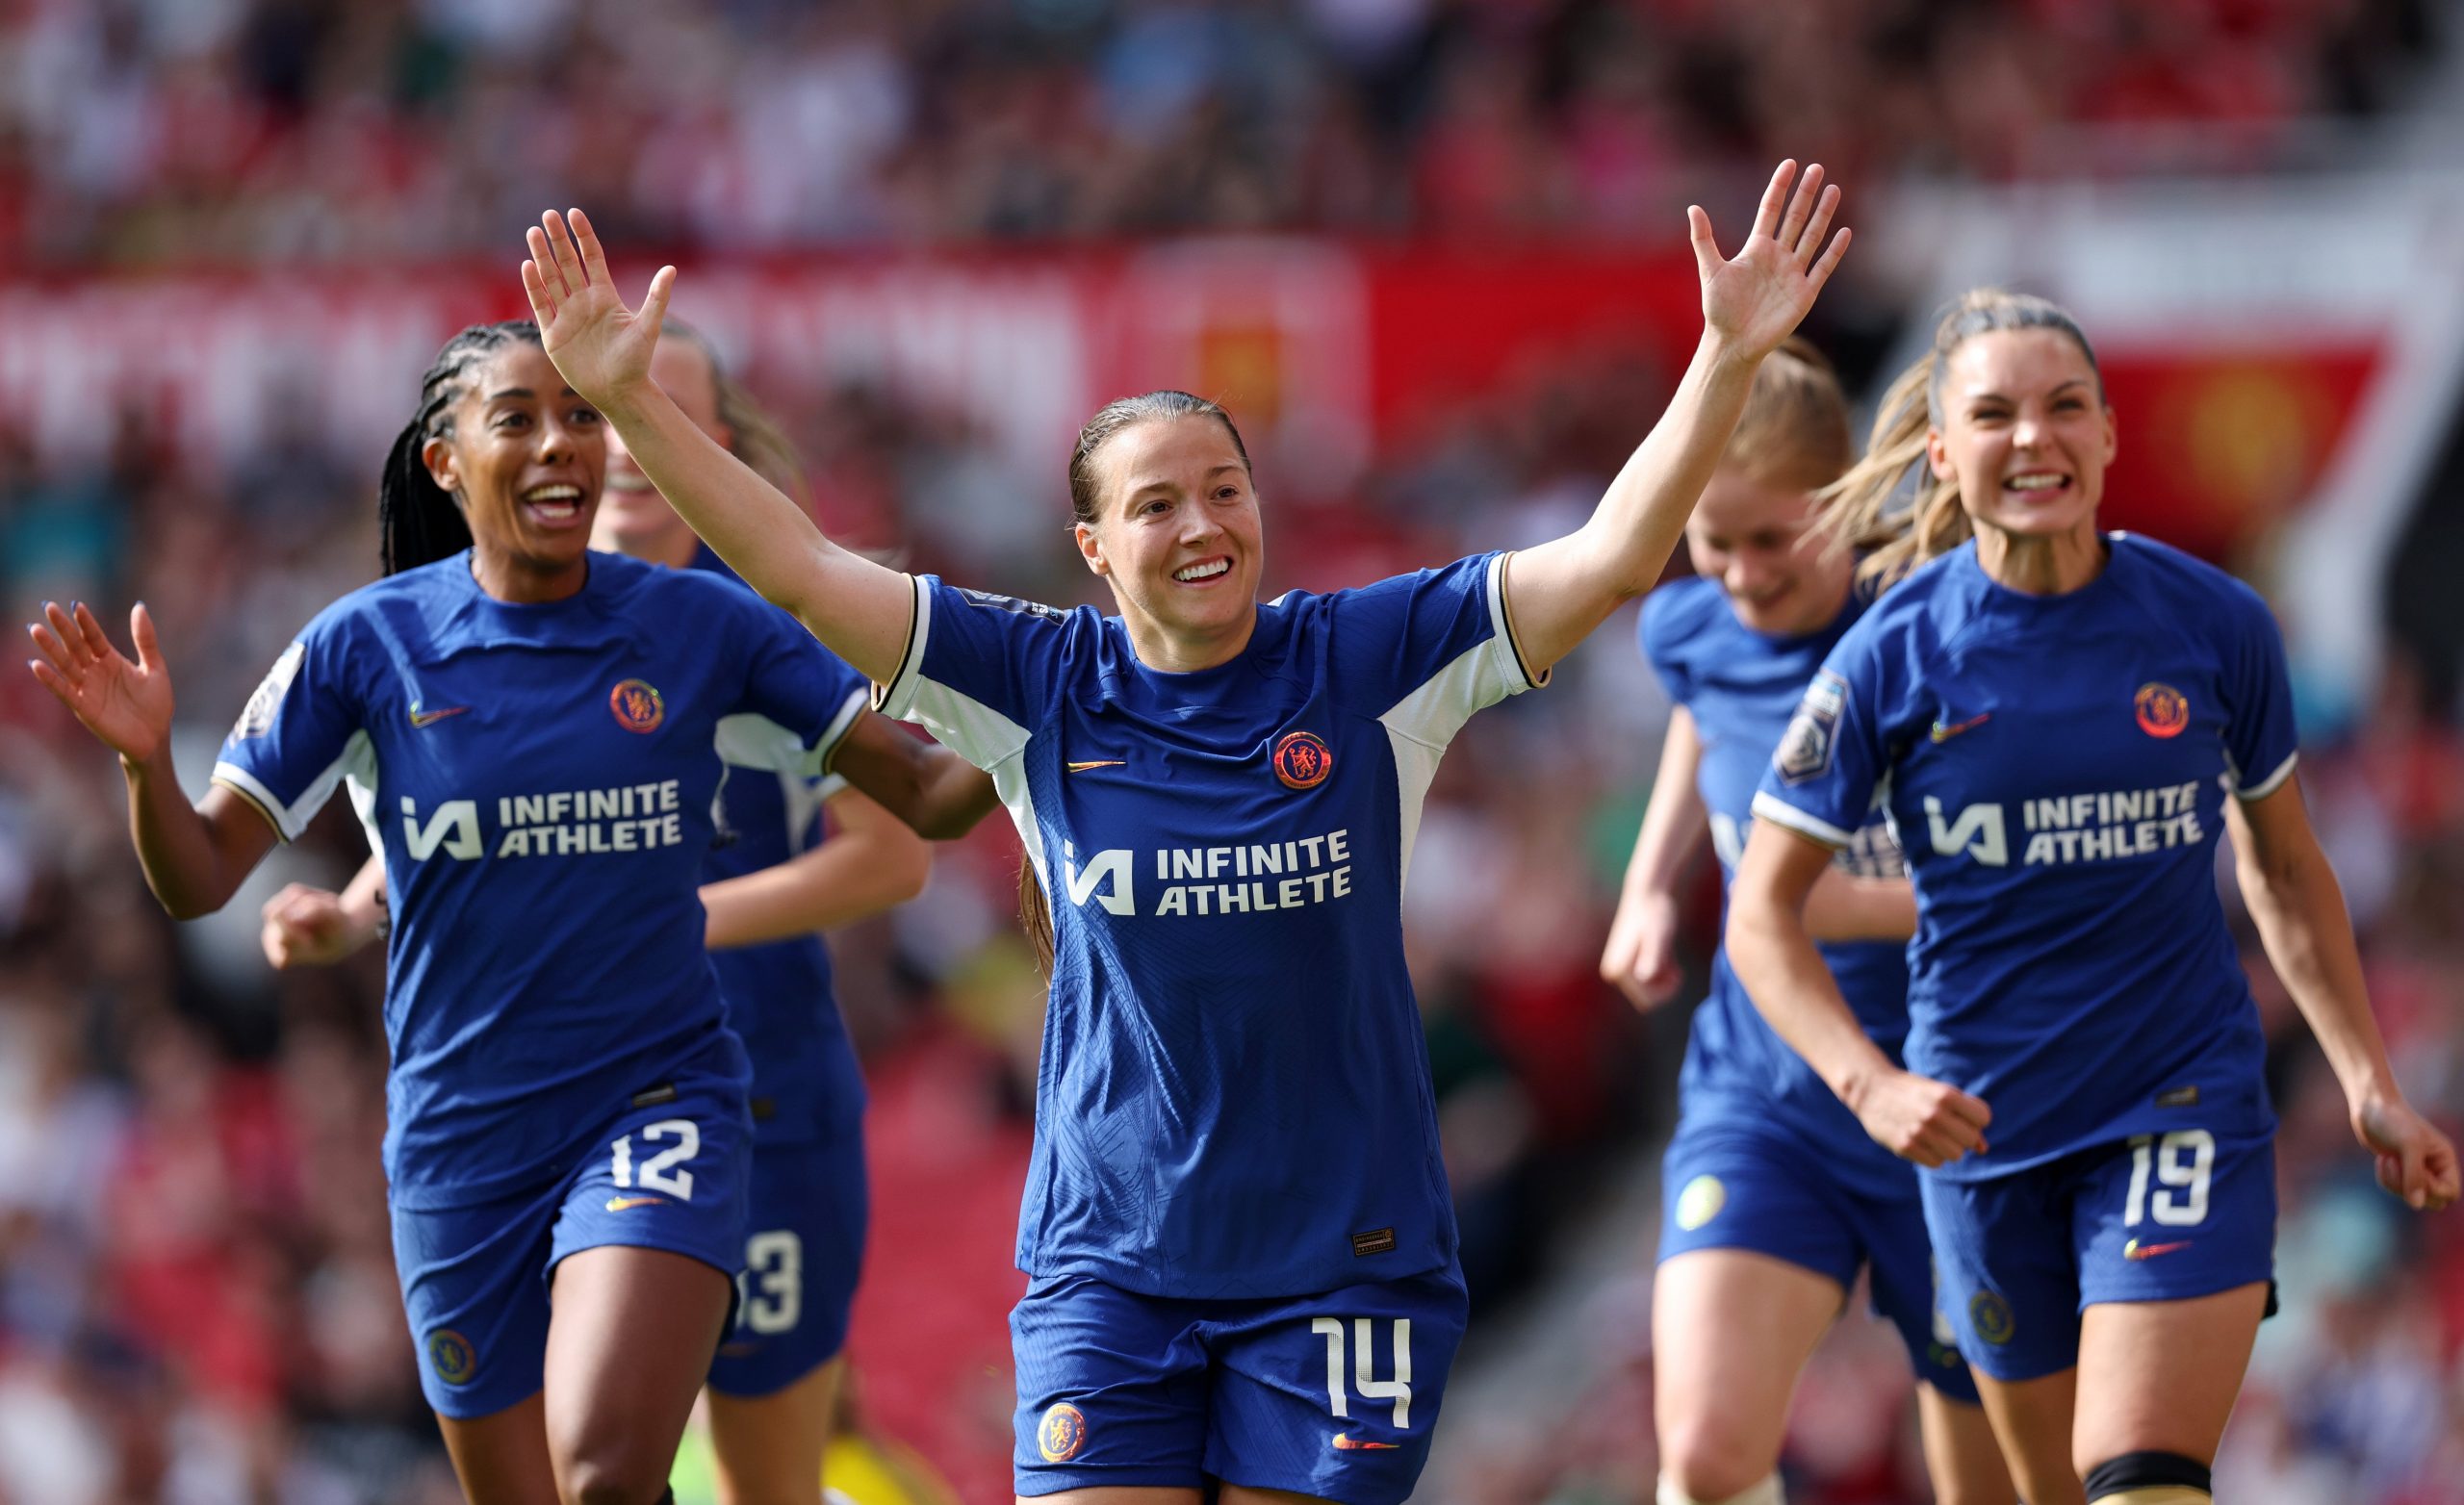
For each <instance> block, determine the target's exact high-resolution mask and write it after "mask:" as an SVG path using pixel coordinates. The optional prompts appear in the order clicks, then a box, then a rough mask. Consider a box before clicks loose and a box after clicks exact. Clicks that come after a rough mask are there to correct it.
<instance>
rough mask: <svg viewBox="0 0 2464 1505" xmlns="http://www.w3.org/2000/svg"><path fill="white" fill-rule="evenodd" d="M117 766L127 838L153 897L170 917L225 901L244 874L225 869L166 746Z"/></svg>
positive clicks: (194, 913)
mask: <svg viewBox="0 0 2464 1505" xmlns="http://www.w3.org/2000/svg"><path fill="white" fill-rule="evenodd" d="M119 766H120V772H121V774H122V775H123V776H124V777H125V778H126V779H127V781H128V834H129V840H130V842H131V844H133V845H134V846H135V847H136V848H137V860H138V863H139V865H141V867H143V868H144V870H145V886H146V887H148V888H150V889H152V890H153V891H154V898H155V899H156V901H157V902H159V903H160V904H161V905H162V906H163V908H164V909H165V911H166V912H167V913H168V914H169V915H170V916H171V918H173V919H175V920H193V919H195V918H196V917H197V916H199V915H204V914H212V913H213V912H214V911H216V910H217V909H219V908H221V907H222V906H224V905H225V904H228V903H229V902H230V899H231V895H232V894H233V893H234V892H235V891H237V890H238V888H239V886H240V880H241V879H242V878H244V877H246V876H247V875H246V873H245V872H244V871H243V872H241V873H238V874H230V873H227V872H226V871H225V867H226V864H225V862H224V858H223V854H222V852H221V850H220V847H219V845H218V843H217V841H216V839H215V831H214V829H213V826H212V825H211V824H210V823H209V822H208V821H207V819H206V817H205V814H204V812H203V811H201V810H199V809H198V808H197V807H196V806H195V805H193V804H190V803H189V797H188V796H187V794H185V793H184V792H182V790H181V788H180V779H179V775H178V774H177V773H176V772H175V771H174V770H173V769H172V767H171V752H170V749H169V748H168V746H166V747H164V748H163V749H161V750H160V751H158V752H155V753H154V755H153V756H151V757H148V758H146V759H144V760H142V761H132V760H131V759H129V758H126V757H122V758H121V759H120V760H119Z"/></svg>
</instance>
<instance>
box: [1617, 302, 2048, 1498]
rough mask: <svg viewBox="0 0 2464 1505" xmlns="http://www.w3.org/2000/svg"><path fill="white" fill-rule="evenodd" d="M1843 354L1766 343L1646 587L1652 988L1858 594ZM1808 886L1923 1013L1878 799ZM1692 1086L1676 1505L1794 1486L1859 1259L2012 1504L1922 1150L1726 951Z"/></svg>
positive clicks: (1896, 861) (1849, 961)
mask: <svg viewBox="0 0 2464 1505" xmlns="http://www.w3.org/2000/svg"><path fill="white" fill-rule="evenodd" d="M1849 459H1850V440H1849V437H1848V407H1847V402H1846V400H1845V399H1844V398H1843V397H1842V396H1841V395H1840V393H1839V383H1838V380H1837V378H1835V376H1833V374H1832V371H1831V367H1830V364H1829V363H1828V362H1826V361H1824V360H1823V359H1822V357H1821V356H1820V355H1819V354H1817V353H1816V352H1815V351H1814V349H1813V348H1812V346H1810V345H1808V344H1805V343H1804V342H1802V341H1797V340H1791V341H1789V342H1788V343H1787V344H1784V345H1783V346H1781V348H1780V350H1779V352H1778V353H1777V354H1775V355H1773V356H1772V357H1771V358H1770V359H1769V360H1767V361H1765V362H1763V363H1762V370H1761V372H1760V374H1759V375H1758V376H1757V377H1756V378H1755V383H1754V391H1753V394H1752V395H1750V396H1749V397H1748V398H1747V399H1746V404H1745V413H1744V416H1743V417H1742V418H1740V419H1739V420H1738V421H1737V427H1736V432H1735V434H1734V435H1732V437H1731V438H1730V440H1729V444H1728V450H1727V453H1726V454H1725V455H1723V456H1722V458H1721V462H1720V467H1719V469H1718V470H1717V471H1716V472H1713V473H1712V476H1711V481H1710V484H1709V485H1708V486H1707V487H1705V488H1704V491H1703V499H1702V500H1701V501H1700V502H1698V503H1696V504H1695V507H1694V515H1693V517H1692V518H1691V519H1690V520H1688V522H1687V523H1686V524H1685V540H1686V546H1687V549H1688V551H1689V552H1690V553H1691V554H1692V556H1693V561H1694V569H1695V572H1696V574H1695V577H1694V578H1693V579H1690V580H1681V581H1679V582H1677V583H1675V584H1673V585H1668V586H1664V587H1662V588H1661V589H1659V590H1657V591H1655V592H1653V593H1652V595H1651V596H1650V598H1649V599H1646V600H1645V601H1644V602H1643V620H1642V646H1643V654H1644V656H1645V657H1646V658H1648V659H1649V660H1650V661H1651V664H1652V667H1653V669H1655V671H1657V673H1658V675H1659V677H1660V680H1661V682H1662V683H1663V684H1665V685H1666V686H1667V687H1668V691H1669V695H1670V697H1671V698H1672V699H1673V700H1674V701H1676V702H1677V704H1676V709H1675V710H1674V711H1673V712H1672V713H1671V714H1670V717H1669V724H1668V736H1667V740H1666V742H1665V744H1664V745H1663V746H1662V748H1661V750H1660V762H1659V774H1658V777H1657V778H1655V781H1654V784H1653V790H1652V801H1651V805H1650V807H1649V810H1648V812H1647V814H1646V816H1645V819H1644V821H1643V829H1642V832H1641V834H1640V836H1639V837H1638V838H1637V839H1636V841H1635V843H1634V856H1633V861H1632V863H1631V865H1630V867H1629V869H1628V871H1627V875H1626V887H1625V893H1624V895H1623V896H1622V898H1621V899H1620V901H1619V904H1618V906H1617V918H1616V921H1615V923H1614V924H1613V925H1612V927H1611V928H1610V931H1609V936H1608V945H1607V948H1606V950H1605V951H1604V954H1603V956H1602V957H1601V971H1602V974H1603V975H1604V977H1605V978H1606V979H1607V980H1608V981H1609V982H1613V983H1615V984H1617V985H1618V986H1619V987H1621V988H1623V989H1625V991H1626V992H1627V993H1628V995H1629V996H1630V997H1631V998H1632V999H1633V1000H1634V1001H1635V1003H1637V1004H1638V1005H1641V1006H1642V1007H1645V1008H1651V1007H1654V1006H1656V1005H1658V1004H1662V1003H1665V1002H1667V1001H1668V999H1669V998H1670V997H1671V996H1673V995H1674V993H1675V992H1676V988H1677V983H1678V981H1679V978H1678V968H1677V959H1676V949H1675V942H1676V936H1677V931H1678V894H1677V888H1678V883H1679V880H1681V878H1682V876H1683V874H1684V871H1685V869H1686V868H1687V867H1688V866H1689V865H1690V864H1691V862H1692V860H1693V857H1694V855H1695V853H1696V852H1698V851H1699V850H1701V847H1702V845H1703V838H1704V836H1705V834H1706V833H1707V834H1708V835H1709V836H1710V840H1711V847H1712V850H1713V852H1714V853H1715V854H1716V855H1717V857H1718V860H1719V863H1720V870H1721V874H1722V877H1723V879H1724V880H1725V879H1726V878H1727V877H1728V876H1730V875H1731V874H1732V871H1733V869H1734V866H1735V863H1736V859H1737V855H1738V853H1739V852H1740V851H1741V850H1742V848H1743V846H1744V842H1745V831H1746V829H1747V828H1748V826H1749V825H1750V824H1751V823H1752V821H1753V803H1754V787H1755V784H1756V783H1757V782H1758V780H1759V779H1760V778H1761V775H1762V770H1763V769H1764V768H1765V767H1766V766H1768V765H1769V763H1770V761H1771V751H1772V749H1773V748H1775V747H1777V746H1778V745H1779V741H1780V733H1781V731H1782V729H1783V728H1784V727H1786V725H1787V723H1788V717H1789V713H1790V712H1791V711H1792V710H1793V709H1794V708H1795V706H1796V703H1797V697H1798V696H1799V695H1800V694H1801V693H1803V691H1804V689H1805V686H1806V681H1807V680H1809V679H1810V678H1812V677H1813V672H1814V668H1815V666H1816V665H1818V664H1820V663H1821V662H1822V656H1823V654H1824V653H1826V652H1827V651H1829V650H1830V649H1831V646H1832V645H1833V644H1835V643H1836V642H1837V641H1839V636H1840V634H1841V633H1843V632H1845V631H1846V630H1847V629H1848V626H1849V625H1850V624H1851V623H1853V622H1855V621H1856V620H1857V618H1858V616H1859V615H1860V614H1861V612H1862V611H1863V610H1864V607H1865V600H1864V599H1863V598H1862V597H1861V595H1860V594H1859V593H1858V592H1857V591H1856V590H1855V588H1854V587H1855V580H1854V579H1853V574H1854V572H1855V565H1854V561H1853V560H1852V559H1851V558H1850V557H1849V556H1848V554H1847V553H1846V551H1844V550H1841V549H1835V548H1824V547H1822V541H1821V540H1820V539H1819V538H1817V537H1814V536H1812V535H1811V534H1809V524H1810V523H1812V521H1813V512H1814V502H1813V497H1812V496H1811V495H1810V493H1812V491H1813V490H1814V489H1815V488H1817V487H1821V486H1826V485H1829V484H1830V483H1831V482H1833V481H1835V480H1837V479H1838V478H1839V475H1840V472H1843V471H1845V470H1846V469H1847V468H1848V462H1849ZM1856 837H1857V839H1856V842H1855V844H1854V846H1853V847H1852V848H1851V849H1850V850H1849V851H1847V852H1843V853H1841V854H1840V855H1839V857H1838V858H1837V859H1836V860H1835V861H1834V862H1833V863H1832V865H1831V866H1830V867H1828V868H1826V869H1825V870H1824V871H1823V873H1822V875H1821V877H1820V878H1819V880H1817V881H1816V883H1815V885H1814V888H1813V892H1812V895H1811V897H1810V899H1809V923H1810V925H1811V928H1812V929H1813V931H1814V933H1815V934H1816V935H1817V936H1819V937H1820V938H1822V939H1824V940H1826V941H1830V942H1834V943H1835V944H1830V945H1826V946H1824V947H1823V949H1822V955H1823V958H1824V960H1825V961H1826V962H1827V963H1828V964H1829V965H1830V967H1831V969H1832V972H1833V974H1834V975H1835V977H1837V978H1838V979H1839V982H1840V987H1841V989H1842V991H1843V992H1844V993H1845V994H1846V995H1847V997H1848V998H1849V1000H1850V1001H1851V1003H1852V1005H1853V1007H1854V1008H1855V1009H1856V1013H1857V1018H1858V1022H1859V1023H1860V1025H1861V1027H1862V1028H1863V1029H1864V1031H1865V1033H1867V1034H1868V1035H1870V1036H1872V1038H1873V1040H1874V1042H1875V1044H1876V1045H1877V1046H1878V1047H1880V1049H1881V1050H1882V1051H1883V1053H1884V1054H1885V1055H1886V1056H1889V1057H1893V1058H1896V1056H1897V1055H1898V1052H1899V1042H1900V1037H1901V1036H1902V1035H1904V1034H1906V1033H1907V1032H1908V996H1907V995H1908V964H1907V961H1906V959H1905V942H1906V940H1907V937H1908V935H1909V932H1910V931H1912V930H1913V929H1914V926H1915V909H1914V906H1913V902H1912V899H1911V898H1910V895H1909V890H1908V884H1907V882H1906V880H1905V879H1904V878H1903V876H1902V875H1903V873H1904V871H1905V869H1904V867H1903V864H1902V862H1901V859H1900V855H1899V847H1898V843H1897V842H1895V841H1894V840H1892V838H1891V834H1890V831H1889V829H1888V828H1886V826H1885V825H1883V823H1882V822H1881V821H1879V820H1876V821H1871V822H1867V823H1865V824H1863V825H1862V826H1861V827H1859V829H1857V832H1856ZM1681 1093H1682V1101H1683V1108H1682V1112H1681V1117H1680V1119H1679V1122H1678V1130H1677V1135H1676V1136H1675V1138H1674V1139H1672V1140H1671V1141H1670V1143H1669V1147H1668V1156H1667V1160H1666V1161H1665V1163H1664V1166H1663V1170H1662V1175H1661V1185H1662V1186H1665V1187H1666V1188H1667V1194H1666V1200H1665V1202H1664V1204H1663V1207H1662V1211H1661V1216H1660V1238H1659V1261H1660V1263H1659V1273H1658V1276H1657V1278H1656V1279H1655V1282H1654V1284H1653V1287H1652V1355H1653V1365H1654V1371H1655V1374H1656V1376H1657V1383H1656V1384H1655V1386H1654V1388H1653V1396H1654V1409H1655V1411H1656V1412H1657V1413H1658V1416H1657V1422H1658V1432H1659V1451H1660V1486H1659V1502H1660V1505H1702V1502H1707V1501H1715V1500H1716V1501H1725V1502H1728V1505H1775V1502H1777V1501H1778V1500H1779V1499H1780V1497H1781V1496H1780V1480H1779V1475H1778V1472H1777V1469H1778V1466H1779V1462H1780V1448H1781V1443H1782V1441H1783V1440H1784V1433H1785V1426H1786V1422H1787V1416H1788V1397H1789V1395H1790V1392H1791V1391H1792V1390H1794V1389H1795V1388H1796V1381H1797V1375H1798V1373H1799V1372H1800V1371H1801V1370H1803V1369H1804V1367H1805V1365H1806V1361H1807V1360H1808V1359H1809V1357H1810V1356H1811V1355H1812V1353H1813V1350H1814V1345H1815V1344H1816V1343H1818V1342H1819V1341H1821V1339H1822V1335H1823V1334H1824V1333H1825V1332H1826V1331H1827V1330H1828V1329H1829V1328H1830V1326H1831V1324H1832V1322H1833V1320H1834V1319H1835V1318H1836V1317H1837V1316H1838V1314H1839V1312H1840V1310H1841V1308H1842V1307H1843V1306H1844V1305H1845V1304H1846V1302H1847V1299H1848V1293H1849V1291H1850V1289H1851V1288H1854V1287H1855V1285H1856V1282H1857V1272H1858V1270H1859V1268H1860V1267H1861V1266H1865V1265H1870V1266H1871V1267H1872V1270H1873V1298H1874V1305H1875V1307H1876V1309H1877V1310H1879V1311H1880V1312H1881V1313H1882V1314H1884V1315H1886V1316H1887V1317H1889V1318H1890V1320H1891V1321H1892V1323H1893V1324H1894V1325H1896V1326H1897V1327H1898V1329H1899V1332H1900V1337H1901V1339H1903V1340H1904V1341H1905V1342H1906V1343H1907V1345H1908V1353H1909V1358H1910V1360H1911V1361H1912V1363H1913V1365H1914V1366H1915V1370H1916V1378H1917V1382H1918V1383H1917V1396H1918V1401H1917V1409H1918V1414H1919V1416H1920V1417H1921V1418H1922V1421H1923V1427H1924V1435H1925V1444H1926V1458H1927V1462H1928V1464H1929V1465H1930V1467H1931V1469H1932V1472H1933V1475H1934V1481H1935V1491H1936V1494H1937V1497H1938V1499H1940V1500H1942V1501H1943V1502H1944V1505H2008V1502H2009V1501H2010V1499H2011V1497H2012V1495H2011V1481H2010V1475H2009V1474H2008V1473H2007V1472H2006V1471H2005V1470H2004V1468H2003V1467H2002V1458H2001V1455H2000V1454H1999V1453H1998V1452H1996V1451H1995V1449H1994V1445H1993V1433H1992V1430H1991V1428H1990V1427H1989V1426H1988V1425H1987V1423H1986V1419H1985V1413H1984V1412H1983V1411H1981V1410H1979V1409H1978V1407H1977V1397H1976V1386H1975V1383H1974V1382H1973V1381H1972V1380H1971V1379H1969V1377H1968V1373H1967V1366H1966V1365H1963V1364H1962V1363H1961V1362H1960V1357H1959V1353H1958V1351H1957V1350H1956V1349H1955V1348H1953V1347H1952V1346H1951V1344H1950V1342H1949V1341H1948V1334H1947V1332H1938V1331H1937V1329H1938V1317H1937V1316H1936V1314H1935V1308H1934V1271H1933V1256H1932V1251H1931V1250H1930V1249H1929V1248H1928V1247H1927V1245H1926V1241H1925V1213H1924V1210H1923V1209H1922V1208H1921V1207H1920V1206H1919V1205H1918V1203H1917V1194H1916V1172H1915V1168H1914V1167H1912V1166H1911V1165H1910V1164H1908V1162H1907V1161H1902V1160H1899V1159H1898V1158H1896V1157H1894V1156H1892V1155H1891V1154H1890V1153H1889V1152H1888V1151H1886V1150H1884V1149H1883V1148H1882V1147H1881V1146H1879V1145H1876V1144H1874V1143H1873V1142H1872V1141H1870V1140H1868V1139H1866V1138H1865V1137H1864V1135H1862V1133H1861V1131H1860V1130H1859V1129H1858V1127H1857V1121H1856V1119H1855V1118H1854V1117H1852V1116H1850V1115H1849V1113H1848V1111H1847V1110H1845V1109H1843V1108H1841V1107H1840V1105H1839V1102H1838V1100H1837V1099H1835V1098H1834V1097H1833V1096H1832V1095H1831V1092H1830V1089H1829V1088H1827V1087H1825V1086H1824V1085H1823V1084H1822V1082H1821V1080H1820V1079H1819V1078H1816V1077H1815V1076H1814V1075H1813V1074H1812V1073H1811V1072H1809V1071H1808V1070H1807V1069H1806V1066H1805V1063H1804V1062H1803V1061H1801V1060H1799V1059H1797V1057H1796V1056H1795V1055H1794V1054H1793V1053H1791V1052H1790V1051H1789V1049H1788V1048H1787V1046H1785V1045H1784V1044H1783V1043H1781V1041H1780V1040H1779V1038H1778V1037H1777V1036H1775V1035H1774V1034H1772V1033H1771V1030H1770V1027H1769V1026H1767V1025H1765V1024H1764V1023H1763V1022H1762V1019H1761V1016H1760V1015H1758V1014H1757V1013H1756V1012H1755V1011H1754V1004H1753V1002H1752V1000H1750V999H1748V998H1747V997H1746V996H1745V990H1744V989H1743V988H1741V987H1739V986H1738V985H1737V981H1736V977H1735V974H1734V973H1732V971H1731V970H1730V968H1729V962H1728V958H1727V957H1726V956H1724V955H1722V956H1714V957H1712V959H1711V988H1710V994H1709V996H1708V997H1707V999H1705V1001H1704V1003H1703V1005H1702V1007H1701V1008H1699V1009H1698V1010H1697V1011H1696V1013H1695V1015H1694V1022H1693V1031H1692V1034H1691V1036H1690V1038H1689V1039H1688V1040H1687V1042H1686V1049H1685V1069H1684V1075H1683V1078H1682V1081H1681Z"/></svg>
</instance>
